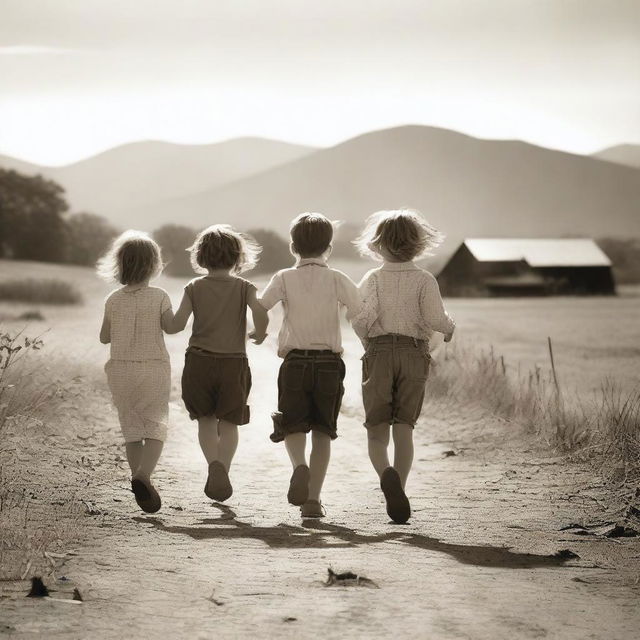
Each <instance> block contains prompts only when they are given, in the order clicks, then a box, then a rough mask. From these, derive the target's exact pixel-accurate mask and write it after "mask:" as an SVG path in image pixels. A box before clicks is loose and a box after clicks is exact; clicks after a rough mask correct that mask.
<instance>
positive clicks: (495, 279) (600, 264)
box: [438, 238, 615, 296]
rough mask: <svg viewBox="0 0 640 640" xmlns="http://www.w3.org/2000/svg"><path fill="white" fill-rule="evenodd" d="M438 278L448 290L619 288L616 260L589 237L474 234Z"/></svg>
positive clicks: (609, 291)
mask: <svg viewBox="0 0 640 640" xmlns="http://www.w3.org/2000/svg"><path fill="white" fill-rule="evenodd" d="M438 284H439V285H440V291H441V292H442V294H443V295H446V296H543V295H613V294H615V283H614V279H613V273H612V270H611V261H610V260H609V258H607V256H606V255H605V253H604V252H603V251H602V249H600V247H598V245H597V244H596V243H595V242H594V241H593V240H591V239H589V238H552V239H542V238H533V239H524V238H469V239H467V240H465V241H464V242H463V243H462V244H461V245H460V246H459V247H458V249H457V251H456V252H455V253H454V254H453V255H452V256H451V258H450V259H449V261H448V262H447V263H446V264H445V266H444V267H443V269H442V270H441V271H440V274H439V275H438Z"/></svg>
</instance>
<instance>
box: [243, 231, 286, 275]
mask: <svg viewBox="0 0 640 640" xmlns="http://www.w3.org/2000/svg"><path fill="white" fill-rule="evenodd" d="M247 233H248V234H249V235H251V236H253V237H254V238H255V240H256V242H257V243H258V244H259V245H260V246H261V247H262V253H261V254H260V262H258V264H257V266H256V267H255V269H254V270H253V273H273V272H274V271H278V270H279V269H284V268H285V267H290V266H291V264H292V262H293V258H292V257H291V253H290V252H289V243H288V242H287V241H286V240H285V239H284V238H283V237H281V236H279V235H278V234H277V233H275V232H274V231H269V230H268V229H252V230H250V231H247Z"/></svg>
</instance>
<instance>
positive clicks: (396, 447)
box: [393, 423, 413, 489]
mask: <svg viewBox="0 0 640 640" xmlns="http://www.w3.org/2000/svg"><path fill="white" fill-rule="evenodd" d="M412 464H413V427H412V426H411V425H410V424H401V423H400V424H394V425H393V466H394V468H395V470H396V471H397V472H398V475H399V476H400V482H402V488H403V489H404V488H405V486H406V484H407V478H408V477H409V471H411V465H412Z"/></svg>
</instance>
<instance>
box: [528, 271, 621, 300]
mask: <svg viewBox="0 0 640 640" xmlns="http://www.w3.org/2000/svg"><path fill="white" fill-rule="evenodd" d="M535 271H536V272H537V273H539V274H540V275H541V276H542V277H543V278H544V279H545V280H548V281H549V288H550V293H555V294H568V295H614V294H615V292H616V287H615V281H614V279H613V273H612V270H611V267H541V268H536V269H535Z"/></svg>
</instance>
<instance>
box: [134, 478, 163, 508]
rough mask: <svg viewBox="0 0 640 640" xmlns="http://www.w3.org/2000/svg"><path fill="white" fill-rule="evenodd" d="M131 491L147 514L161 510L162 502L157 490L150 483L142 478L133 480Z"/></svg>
mask: <svg viewBox="0 0 640 640" xmlns="http://www.w3.org/2000/svg"><path fill="white" fill-rule="evenodd" d="M131 491H133V495H134V496H135V499H136V502H137V503H138V506H139V507H140V508H141V509H142V510H143V511H144V512H146V513H155V512H156V511H159V510H160V507H161V506H162V500H160V496H159V495H158V492H157V491H156V488H155V487H154V486H153V485H152V484H151V483H150V482H146V481H144V480H141V479H140V478H134V479H133V480H131Z"/></svg>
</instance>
